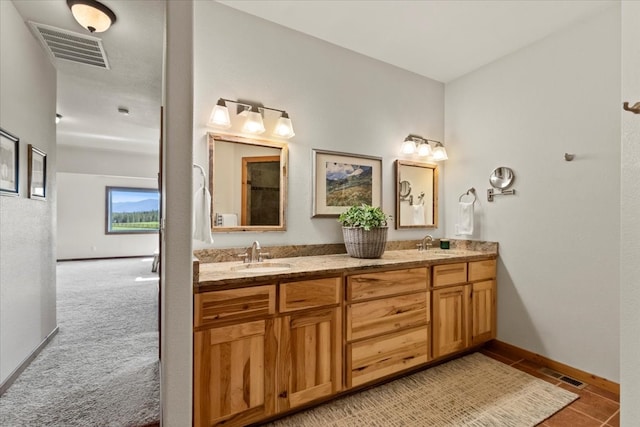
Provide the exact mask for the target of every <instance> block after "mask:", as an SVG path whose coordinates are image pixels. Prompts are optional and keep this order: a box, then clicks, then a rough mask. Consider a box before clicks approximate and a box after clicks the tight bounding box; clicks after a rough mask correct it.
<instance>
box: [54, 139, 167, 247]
mask: <svg viewBox="0 0 640 427" xmlns="http://www.w3.org/2000/svg"><path fill="white" fill-rule="evenodd" d="M158 165H159V163H158V154H157V153H156V154H152V153H136V152H125V151H116V150H114V151H106V150H101V149H93V148H85V147H76V146H69V145H58V224H57V228H58V245H57V252H58V259H59V260H64V259H85V258H107V257H122V256H139V255H151V254H153V252H154V251H155V250H156V249H158V235H157V234H127V235H113V234H110V235H107V234H105V232H104V230H105V187H106V186H117V187H140V188H158Z"/></svg>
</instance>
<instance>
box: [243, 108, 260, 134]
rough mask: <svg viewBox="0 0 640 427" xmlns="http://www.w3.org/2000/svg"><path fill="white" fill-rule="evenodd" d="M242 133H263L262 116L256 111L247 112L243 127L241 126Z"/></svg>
mask: <svg viewBox="0 0 640 427" xmlns="http://www.w3.org/2000/svg"><path fill="white" fill-rule="evenodd" d="M242 131H243V132H246V133H253V134H260V133H263V132H264V123H263V122H262V115H261V114H260V113H259V112H258V111H249V112H248V113H247V119H246V120H245V122H244V126H242Z"/></svg>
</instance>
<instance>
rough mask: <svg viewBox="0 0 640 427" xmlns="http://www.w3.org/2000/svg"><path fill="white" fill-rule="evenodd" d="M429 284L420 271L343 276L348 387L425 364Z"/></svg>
mask: <svg viewBox="0 0 640 427" xmlns="http://www.w3.org/2000/svg"><path fill="white" fill-rule="evenodd" d="M428 284H429V269H428V268H424V267H423V268H413V269H404V270H394V271H383V272H376V273H366V274H357V275H352V276H348V277H347V292H346V294H347V301H346V305H345V313H346V314H345V316H346V320H345V323H346V327H345V333H346V334H345V339H346V342H347V345H346V355H345V363H346V386H347V387H356V386H358V385H361V384H364V383H367V382H370V381H373V380H376V379H379V378H383V377H385V376H388V375H391V374H393V373H396V372H400V371H403V370H405V369H408V368H411V367H413V366H418V365H421V364H424V363H426V362H427V361H428V360H429V335H430V334H429V329H430V326H429V322H430V309H429V307H430V301H429V292H428V289H429V287H428Z"/></svg>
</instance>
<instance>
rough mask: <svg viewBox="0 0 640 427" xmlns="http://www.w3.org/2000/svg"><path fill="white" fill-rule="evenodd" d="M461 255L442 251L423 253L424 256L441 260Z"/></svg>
mask: <svg viewBox="0 0 640 427" xmlns="http://www.w3.org/2000/svg"><path fill="white" fill-rule="evenodd" d="M459 255H460V254H459V253H456V252H449V251H441V250H435V251H423V252H422V256H432V257H439V258H451V257H454V256H459Z"/></svg>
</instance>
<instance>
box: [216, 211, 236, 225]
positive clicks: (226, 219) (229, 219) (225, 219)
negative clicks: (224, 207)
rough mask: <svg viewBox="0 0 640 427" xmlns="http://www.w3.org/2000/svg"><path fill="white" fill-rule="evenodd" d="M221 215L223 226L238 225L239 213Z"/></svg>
mask: <svg viewBox="0 0 640 427" xmlns="http://www.w3.org/2000/svg"><path fill="white" fill-rule="evenodd" d="M218 215H220V225H221V226H223V227H236V226H237V225H238V215H236V214H234V213H231V214H218Z"/></svg>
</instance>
